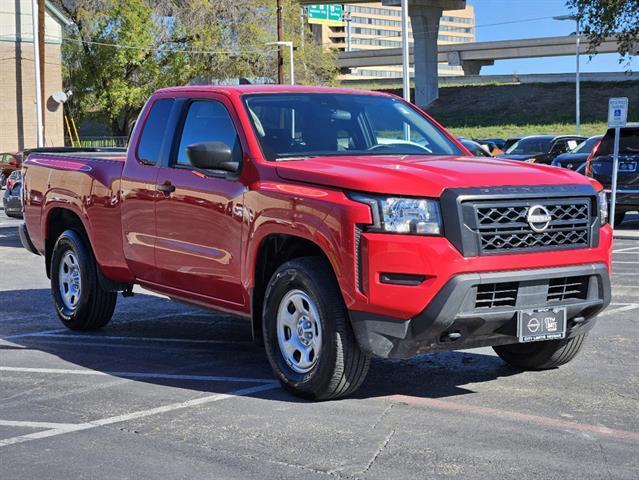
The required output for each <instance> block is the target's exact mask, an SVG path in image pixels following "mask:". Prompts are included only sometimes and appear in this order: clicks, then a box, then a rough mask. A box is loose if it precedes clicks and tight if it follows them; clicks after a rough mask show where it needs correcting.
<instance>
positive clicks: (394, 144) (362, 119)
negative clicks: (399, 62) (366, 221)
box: [244, 93, 462, 160]
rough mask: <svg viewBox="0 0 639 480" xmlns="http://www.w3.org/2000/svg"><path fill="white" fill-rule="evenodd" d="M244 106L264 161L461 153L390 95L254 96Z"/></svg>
mask: <svg viewBox="0 0 639 480" xmlns="http://www.w3.org/2000/svg"><path fill="white" fill-rule="evenodd" d="M244 102H245V105H246V109H247V111H248V113H249V116H250V118H251V120H252V122H253V126H254V129H255V132H256V134H257V137H258V139H259V142H260V146H261V147H262V152H263V153H264V156H265V157H266V158H267V159H268V160H281V159H290V158H300V157H301V158H304V157H321V156H334V155H340V156H343V155H366V156H370V155H461V154H462V152H461V151H460V149H459V148H458V147H457V146H456V145H455V144H454V143H453V142H452V141H451V140H450V139H449V138H448V137H447V136H446V135H445V134H444V133H443V132H442V131H440V130H439V129H438V128H437V127H436V126H435V125H433V124H432V123H431V122H430V121H428V119H427V118H425V117H424V116H423V115H421V114H419V113H418V112H417V111H416V110H415V109H413V108H411V107H410V106H408V105H407V104H406V103H404V102H402V101H400V100H399V99H396V98H393V97H385V96H379V95H358V94H334V93H330V94H326V93H276V94H270V93H269V94H253V95H247V96H245V97H244Z"/></svg>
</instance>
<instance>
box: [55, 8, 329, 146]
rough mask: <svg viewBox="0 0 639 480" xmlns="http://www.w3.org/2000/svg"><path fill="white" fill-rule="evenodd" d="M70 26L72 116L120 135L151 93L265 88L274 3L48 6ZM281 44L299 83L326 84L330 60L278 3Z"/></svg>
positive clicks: (292, 11)
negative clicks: (289, 51) (215, 85)
mask: <svg viewBox="0 0 639 480" xmlns="http://www.w3.org/2000/svg"><path fill="white" fill-rule="evenodd" d="M55 3H56V5H57V6H58V7H59V8H60V9H61V10H62V11H63V12H64V14H65V15H66V16H67V17H68V18H69V19H70V20H71V21H72V22H73V26H72V27H70V28H69V29H68V30H67V31H66V32H65V39H64V42H63V65H64V77H65V86H66V87H67V88H70V89H71V90H72V91H73V96H72V97H71V101H70V102H69V104H68V107H69V108H70V109H71V111H72V113H73V114H74V116H76V117H77V116H80V117H82V116H83V115H85V114H86V113H88V112H99V113H100V114H102V115H104V116H105V117H106V118H108V120H109V122H110V125H111V130H112V133H113V135H117V136H126V135H127V133H128V131H129V129H130V127H131V126H132V124H133V122H134V121H135V119H136V117H137V115H138V112H139V111H140V109H141V108H142V106H143V105H144V102H145V101H146V99H147V98H148V97H149V95H150V94H151V93H152V92H153V91H154V90H156V89H158V88H161V87H165V86H172V85H185V84H188V83H212V82H225V81H229V80H230V79H237V78H238V77H248V78H254V79H265V80H270V81H272V80H273V79H274V77H275V76H276V71H277V65H276V62H277V60H276V59H277V56H276V50H275V48H274V47H268V46H266V43H268V42H272V41H274V40H275V39H276V38H275V37H276V31H275V0H55ZM283 13H284V16H285V25H286V28H285V35H286V37H287V38H286V39H285V40H290V41H292V42H293V43H294V44H295V45H296V47H297V50H296V52H295V62H296V66H297V67H298V69H297V71H296V81H297V82H299V83H322V84H331V83H333V82H334V81H335V77H336V75H337V69H336V66H335V62H334V57H333V54H332V53H330V52H328V51H325V50H324V49H323V48H322V46H320V45H317V44H316V43H314V42H313V41H312V38H311V36H310V32H309V31H308V29H307V28H301V27H302V25H301V21H300V20H301V19H300V7H299V4H298V3H296V2H295V1H293V0H285V1H284V12H283Z"/></svg>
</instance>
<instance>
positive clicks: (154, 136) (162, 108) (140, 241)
mask: <svg viewBox="0 0 639 480" xmlns="http://www.w3.org/2000/svg"><path fill="white" fill-rule="evenodd" d="M175 103H176V101H175V99H173V98H158V99H155V100H154V101H153V103H152V104H151V105H150V106H149V107H148V108H147V109H145V112H143V114H142V115H141V117H140V119H139V121H140V122H143V126H142V129H141V133H140V134H139V136H138V137H137V138H132V139H131V140H132V143H131V144H132V145H136V144H137V149H136V148H134V147H133V148H131V149H130V151H129V154H128V155H129V156H128V158H127V162H126V165H125V167H124V171H123V172H122V181H121V192H122V230H123V231H122V234H123V245H124V255H125V258H126V259H127V262H128V265H129V268H130V269H131V271H132V272H133V273H134V274H135V276H136V278H138V279H141V280H147V281H150V282H158V281H159V279H160V277H159V275H158V273H157V270H156V268H155V242H156V228H155V207H156V201H157V195H158V191H157V187H156V184H157V176H158V172H159V167H160V164H161V163H162V161H163V159H166V158H167V157H168V155H169V152H170V149H171V142H172V138H173V136H172V129H171V118H172V117H171V115H172V113H173V110H174V107H175Z"/></svg>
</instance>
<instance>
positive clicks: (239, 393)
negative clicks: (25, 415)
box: [0, 382, 279, 448]
mask: <svg viewBox="0 0 639 480" xmlns="http://www.w3.org/2000/svg"><path fill="white" fill-rule="evenodd" d="M276 388H279V384H277V383H275V382H270V383H267V384H263V385H257V386H255V387H249V388H243V389H240V390H235V391H232V392H230V393H217V394H214V395H208V396H206V397H201V398H196V399H193V400H187V401H184V402H178V403H172V404H169V405H164V406H161V407H156V408H151V409H148V410H139V411H137V412H132V413H127V414H124V415H117V416H114V417H108V418H102V419H99V420H93V421H91V422H87V423H79V424H75V425H70V426H64V427H61V428H54V429H51V430H45V431H43V432H35V433H30V434H27V435H20V436H17V437H12V438H7V439H4V440H0V448H1V447H6V446H8V445H15V444H17V443H24V442H28V441H32V440H38V439H42V438H49V437H55V436H57V435H64V434H66V433H72V432H79V431H83V430H90V429H93V428H97V427H103V426H106V425H112V424H114V423H122V422H127V421H129V420H136V419H139V418H144V417H150V416H152V415H158V414H161V413H168V412H173V411H176V410H181V409H185V408H190V407H197V406H200V405H206V404H208V403H213V402H219V401H220V400H226V399H229V398H236V397H245V396H248V395H251V394H254V393H260V392H265V391H268V390H274V389H276Z"/></svg>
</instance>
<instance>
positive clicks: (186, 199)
mask: <svg viewBox="0 0 639 480" xmlns="http://www.w3.org/2000/svg"><path fill="white" fill-rule="evenodd" d="M185 109H186V111H185V112H184V113H183V120H182V128H181V133H179V134H178V137H177V139H176V146H175V147H174V150H173V153H172V158H171V162H170V164H169V165H168V166H165V167H162V168H161V169H160V172H159V175H158V178H157V180H158V185H166V187H165V188H163V187H160V188H162V189H163V190H164V191H163V192H162V194H161V196H160V198H159V199H158V202H157V204H156V205H157V206H156V211H155V218H156V226H157V227H156V228H157V238H156V262H157V266H158V271H159V273H160V275H161V278H162V279H161V283H162V284H163V285H165V286H168V287H171V288H174V289H177V290H180V291H183V292H185V293H191V294H196V295H202V296H206V297H208V298H210V299H213V300H214V302H215V303H217V304H218V305H220V306H228V307H234V306H237V305H244V304H245V303H246V301H247V299H245V298H243V294H242V291H243V290H242V286H241V281H240V269H241V259H240V252H241V240H242V199H243V195H244V192H245V190H246V188H245V186H244V185H243V184H242V183H241V182H240V181H239V179H238V178H239V172H235V173H228V172H220V171H205V170H200V169H197V168H195V167H193V166H192V165H191V164H190V162H189V159H188V157H187V153H186V148H187V147H188V146H189V145H193V144H197V143H204V142H223V143H225V144H227V145H228V146H230V147H231V148H232V149H233V152H234V155H237V156H238V159H240V160H241V158H242V147H241V145H240V139H239V137H238V133H237V129H236V126H235V124H234V122H233V119H232V117H231V114H230V111H231V110H230V105H227V104H225V103H224V99H223V98H207V99H203V100H194V101H191V102H189V103H188V104H187V105H185ZM240 164H241V161H240ZM240 168H241V167H240Z"/></svg>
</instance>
